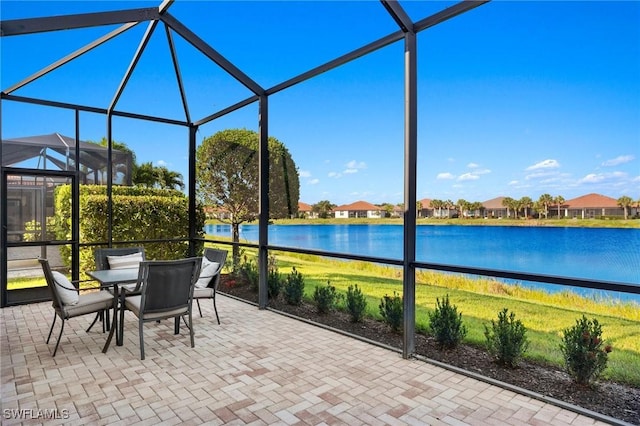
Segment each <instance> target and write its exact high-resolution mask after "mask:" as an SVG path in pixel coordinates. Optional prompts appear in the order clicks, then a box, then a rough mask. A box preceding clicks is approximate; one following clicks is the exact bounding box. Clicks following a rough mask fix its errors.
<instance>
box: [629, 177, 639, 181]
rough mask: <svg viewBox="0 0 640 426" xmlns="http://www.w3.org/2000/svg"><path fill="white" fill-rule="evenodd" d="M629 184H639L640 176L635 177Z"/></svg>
mask: <svg viewBox="0 0 640 426" xmlns="http://www.w3.org/2000/svg"><path fill="white" fill-rule="evenodd" d="M631 182H640V176H636V177H635V178H633V180H632V181H631Z"/></svg>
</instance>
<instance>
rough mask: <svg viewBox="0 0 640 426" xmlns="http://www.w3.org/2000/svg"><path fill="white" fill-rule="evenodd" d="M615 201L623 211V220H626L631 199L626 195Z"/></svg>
mask: <svg viewBox="0 0 640 426" xmlns="http://www.w3.org/2000/svg"><path fill="white" fill-rule="evenodd" d="M616 201H617V203H618V205H619V206H620V207H622V208H623V209H624V220H627V218H628V217H629V210H628V209H629V207H631V206H632V205H633V199H632V198H631V197H629V196H627V195H623V196H622V197H620V198H618V199H617V200H616Z"/></svg>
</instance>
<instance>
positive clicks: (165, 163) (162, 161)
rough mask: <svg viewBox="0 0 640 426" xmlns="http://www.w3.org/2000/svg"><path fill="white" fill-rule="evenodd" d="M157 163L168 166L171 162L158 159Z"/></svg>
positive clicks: (160, 165)
mask: <svg viewBox="0 0 640 426" xmlns="http://www.w3.org/2000/svg"><path fill="white" fill-rule="evenodd" d="M156 165H157V166H158V167H167V166H168V165H169V163H167V162H166V161H164V160H158V161H156Z"/></svg>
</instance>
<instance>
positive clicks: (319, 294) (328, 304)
mask: <svg viewBox="0 0 640 426" xmlns="http://www.w3.org/2000/svg"><path fill="white" fill-rule="evenodd" d="M338 299H339V296H338V294H337V293H336V288H335V287H334V286H332V285H331V283H330V282H329V281H327V285H326V286H316V289H315V291H314V292H313V301H314V302H315V304H316V309H317V310H318V313H320V314H327V313H329V312H331V311H332V310H334V309H335V307H336V304H337V301H338Z"/></svg>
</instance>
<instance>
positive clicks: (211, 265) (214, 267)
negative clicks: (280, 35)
mask: <svg viewBox="0 0 640 426" xmlns="http://www.w3.org/2000/svg"><path fill="white" fill-rule="evenodd" d="M226 261H227V251H226V250H216V249H213V248H206V249H204V256H203V258H202V262H203V264H202V268H201V269H200V276H199V277H198V281H197V282H196V285H195V289H194V290H193V298H194V299H195V300H196V304H197V305H198V312H199V313H200V318H202V309H200V299H213V310H214V311H215V313H216V319H217V320H218V325H219V324H220V317H219V316H218V308H217V306H216V293H217V292H218V285H220V273H221V272H222V268H223V267H224V263H225V262H226Z"/></svg>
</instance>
